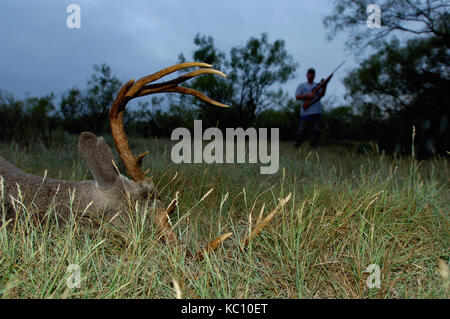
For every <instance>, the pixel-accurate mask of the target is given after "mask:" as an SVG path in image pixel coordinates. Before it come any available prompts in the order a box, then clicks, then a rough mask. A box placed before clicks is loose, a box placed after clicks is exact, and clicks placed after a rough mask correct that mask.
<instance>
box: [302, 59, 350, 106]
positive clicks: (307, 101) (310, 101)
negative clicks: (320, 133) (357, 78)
mask: <svg viewBox="0 0 450 319" xmlns="http://www.w3.org/2000/svg"><path fill="white" fill-rule="evenodd" d="M344 63H345V61H344V62H342V63H341V64H339V66H338V67H337V68H336V69H334V71H333V72H332V73H331V74H330V76H328V77H327V78H326V79H322V80H321V81H320V83H319V84H317V85H316V86H315V87H314V88H313V89H312V91H311V92H312V93H314V97H312V98H309V99H305V101H304V102H303V109H304V110H305V111H306V110H307V109H308V108H309V107H310V106H311V105H313V104H314V103H316V102H317V101H319V100H320V99H321V98H322V96H317V93H319V90H320V89H321V88H323V87H324V86H326V85H327V84H328V82H330V80H331V78H332V77H333V75H334V73H335V72H336V71H337V70H338V69H339V68H340V67H341V66H342V64H344Z"/></svg>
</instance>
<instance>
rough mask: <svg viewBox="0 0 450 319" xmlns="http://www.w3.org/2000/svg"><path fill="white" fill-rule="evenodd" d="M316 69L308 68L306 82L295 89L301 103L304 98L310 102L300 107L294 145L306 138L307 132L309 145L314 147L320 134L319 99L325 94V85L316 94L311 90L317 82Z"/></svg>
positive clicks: (320, 111)
mask: <svg viewBox="0 0 450 319" xmlns="http://www.w3.org/2000/svg"><path fill="white" fill-rule="evenodd" d="M315 76H316V71H315V70H314V69H313V68H310V69H308V72H307V73H306V78H307V79H308V82H306V83H302V84H300V85H299V86H298V87H297V90H296V91H295V99H296V100H302V101H303V103H304V102H305V101H306V100H310V101H311V102H312V103H311V104H310V105H309V106H308V107H307V108H306V110H305V109H304V107H303V105H302V107H301V108H300V125H299V127H298V130H297V138H296V139H295V144H294V146H295V147H299V146H300V144H302V143H303V142H304V140H305V138H306V134H308V133H309V136H310V139H311V142H310V143H311V147H313V148H316V147H317V142H318V139H319V136H320V122H321V119H322V104H321V103H320V99H321V98H322V97H323V96H324V95H325V91H326V89H327V86H326V85H325V86H323V87H322V88H321V89H319V91H318V92H317V94H316V95H314V93H313V92H312V90H313V89H314V88H315V87H316V86H317V85H318V84H319V83H315V82H314V77H315Z"/></svg>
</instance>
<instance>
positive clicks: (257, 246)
mask: <svg viewBox="0 0 450 319" xmlns="http://www.w3.org/2000/svg"><path fill="white" fill-rule="evenodd" d="M107 140H108V142H109V144H110V145H111V146H112V142H111V140H110V139H107ZM131 141H132V143H131V148H132V149H133V150H134V152H136V153H137V152H139V151H143V150H145V149H148V150H150V156H148V157H147V158H146V159H145V160H144V168H145V169H146V168H150V169H151V172H152V175H153V178H154V181H155V184H157V185H158V189H159V191H160V193H161V195H162V196H163V198H164V200H165V204H169V203H170V201H171V200H172V199H173V198H174V197H175V196H176V193H177V192H179V195H178V198H179V207H178V209H177V210H176V212H175V213H174V214H173V215H172V217H171V221H172V225H173V227H174V230H175V232H176V234H177V235H178V237H179V238H180V240H181V242H183V243H184V245H185V246H186V249H187V250H189V251H191V252H196V251H198V250H200V249H201V247H203V246H204V245H206V244H207V243H208V242H209V241H211V240H212V239H214V238H215V237H217V236H219V235H220V234H223V233H227V232H232V233H233V235H232V236H231V237H230V238H228V239H227V240H226V241H225V242H224V244H223V245H221V246H220V247H219V249H218V250H217V251H216V252H214V253H211V254H208V255H206V258H205V259H204V260H202V261H196V260H193V259H191V258H189V257H186V256H185V254H184V253H183V251H180V250H177V249H173V248H172V247H169V246H167V245H165V244H164V243H162V242H161V241H158V238H157V235H156V232H155V231H154V229H153V227H150V226H145V225H147V224H148V223H146V222H145V218H148V214H146V212H145V211H143V210H142V209H140V208H139V207H137V208H136V207H131V208H130V214H132V218H133V220H135V222H134V223H133V224H132V225H130V227H129V229H128V230H127V232H126V233H121V234H118V233H117V232H115V231H114V230H113V229H111V227H110V226H109V225H108V224H102V225H101V226H100V228H99V229H96V230H93V231H92V230H91V231H87V230H86V229H84V228H83V227H81V226H80V225H79V223H78V221H77V220H72V221H71V223H69V225H67V226H65V227H57V225H55V223H54V222H51V221H52V220H53V219H52V218H51V216H53V215H54V213H55V212H53V211H52V210H49V212H48V214H49V216H50V219H49V221H50V222H49V223H46V224H44V225H35V224H33V223H31V222H30V218H29V214H28V210H29V209H32V208H27V207H19V208H18V213H19V216H20V217H19V218H18V220H17V221H16V225H15V227H14V229H13V230H7V229H6V227H2V228H0V296H2V297H3V298H175V297H176V296H178V297H180V296H181V297H185V298H448V297H449V282H448V262H449V256H450V255H449V211H450V210H449V206H450V205H449V204H450V194H449V177H450V172H449V167H448V161H447V160H445V159H433V160H429V161H426V162H418V161H415V160H412V159H411V158H392V157H388V156H384V155H379V154H366V155H361V154H358V153H357V152H355V151H354V150H352V149H349V148H348V147H346V148H344V147H342V146H337V145H334V146H333V145H331V146H326V147H320V148H319V149H318V150H317V152H316V151H313V150H311V149H310V148H309V146H308V145H304V146H302V148H301V149H299V150H295V149H294V148H293V147H292V145H291V144H290V143H289V144H288V143H281V145H280V170H279V171H278V173H276V174H274V175H261V174H260V173H259V167H260V165H259V164H222V165H219V164H212V165H208V164H181V165H177V164H174V163H172V162H171V158H170V151H171V145H172V144H173V142H171V141H167V140H140V139H132V140H131ZM76 143H77V137H76V136H70V137H68V142H67V144H66V145H65V146H62V147H55V148H52V149H45V148H44V147H42V146H39V145H35V146H33V147H31V148H29V149H23V148H20V147H19V146H17V145H6V144H0V154H1V156H2V157H4V158H5V159H7V160H8V161H9V162H11V163H12V164H14V165H16V166H17V167H19V168H21V169H23V170H24V171H26V172H29V173H32V174H36V175H44V170H45V169H47V171H48V176H49V177H52V178H59V179H68V180H82V179H91V177H90V174H89V173H88V171H87V168H86V166H85V165H84V163H83V162H82V161H81V159H80V158H79V157H78V154H77V152H76ZM119 167H120V168H121V171H122V172H124V169H123V166H119ZM210 190H212V191H211V192H210ZM208 192H209V193H208ZM205 194H208V195H207V196H205ZM289 194H291V198H290V200H289V201H288V202H287V204H286V205H284V207H283V208H282V209H281V211H279V212H277V213H276V215H275V217H274V218H273V219H272V221H271V222H270V223H269V224H268V225H267V226H266V227H265V228H264V229H263V230H262V231H261V233H260V234H259V235H258V236H256V237H255V238H254V239H253V240H252V241H251V242H250V244H249V245H248V246H247V247H246V248H245V249H243V245H242V242H243V240H244V238H246V236H248V234H249V233H250V232H251V231H252V230H253V229H254V228H255V226H256V225H257V224H258V222H259V221H260V220H262V219H263V218H264V217H265V216H267V215H268V214H269V213H270V212H271V211H273V210H274V209H275V207H276V206H277V204H278V202H279V200H280V199H284V198H286V197H287V196H288V195H289ZM0 198H1V197H0ZM3 200H4V198H3ZM0 204H1V202H0ZM69 264H77V265H79V267H80V275H81V283H80V288H68V286H67V280H68V279H70V278H69V276H70V275H71V273H70V272H67V271H66V270H67V267H68V265H69ZM370 264H377V265H378V266H379V267H380V270H381V278H380V279H381V286H380V288H379V289H377V288H370V289H369V288H368V287H367V284H366V279H367V278H368V276H370V274H369V273H365V272H364V271H365V270H366V268H367V267H368V266H369V265H370ZM446 271H447V278H446V275H445V274H446Z"/></svg>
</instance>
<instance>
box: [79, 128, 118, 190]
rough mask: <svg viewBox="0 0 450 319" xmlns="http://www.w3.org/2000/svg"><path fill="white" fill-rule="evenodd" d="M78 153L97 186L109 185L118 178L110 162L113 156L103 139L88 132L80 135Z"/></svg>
mask: <svg viewBox="0 0 450 319" xmlns="http://www.w3.org/2000/svg"><path fill="white" fill-rule="evenodd" d="M78 152H79V153H80V155H81V157H82V158H83V159H84V160H85V162H86V164H87V166H88V168H89V171H90V172H91V174H92V176H93V177H94V179H95V181H96V182H97V183H98V184H99V185H101V186H107V185H111V184H112V183H114V181H115V180H116V179H117V178H118V177H119V173H118V172H117V171H116V169H115V167H114V165H113V162H112V161H113V159H114V155H113V153H112V151H111V149H110V148H109V146H108V144H107V143H106V142H105V140H104V139H103V137H99V138H97V136H95V135H94V134H92V133H90V132H83V133H81V134H80V138H79V139H78Z"/></svg>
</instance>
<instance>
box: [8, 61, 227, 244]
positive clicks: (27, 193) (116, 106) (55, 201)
mask: <svg viewBox="0 0 450 319" xmlns="http://www.w3.org/2000/svg"><path fill="white" fill-rule="evenodd" d="M192 67H201V68H200V69H196V70H194V71H192V72H190V73H187V74H184V75H182V76H180V77H178V78H176V79H173V80H170V81H166V82H160V83H155V84H149V83H151V82H154V81H156V80H158V79H160V78H162V77H163V76H165V75H168V74H170V73H173V72H176V71H179V70H181V69H185V68H192ZM211 67H212V66H211V65H209V64H206V63H197V62H191V63H181V64H177V65H174V66H171V67H169V68H166V69H163V70H161V71H158V72H156V73H154V74H151V75H149V76H145V77H143V78H141V79H139V80H137V81H134V79H132V80H130V81H128V82H127V83H126V84H125V85H123V86H122V88H121V89H120V91H119V93H118V94H117V97H116V99H115V100H114V102H113V104H112V106H111V108H110V111H109V119H110V124H111V133H112V136H113V139H114V144H115V146H116V149H117V152H118V154H119V156H120V158H121V159H122V161H123V163H124V164H125V167H126V170H127V172H128V174H129V175H130V177H131V179H132V180H130V179H128V178H127V177H125V176H123V175H121V174H120V172H119V171H118V169H117V166H115V164H114V162H113V159H114V156H113V153H112V151H111V149H110V148H109V146H108V144H107V143H106V142H105V140H104V139H103V138H102V137H96V136H95V135H94V134H93V133H89V132H83V133H81V135H80V137H79V141H78V152H79V154H80V155H81V157H82V158H83V159H84V161H85V162H86V164H87V167H88V168H89V171H90V172H91V174H92V176H93V177H94V180H93V181H92V180H90V181H80V182H72V181H63V180H56V179H50V178H45V177H41V176H35V175H30V174H27V173H25V172H23V171H22V170H20V169H18V168H17V167H15V166H13V165H11V164H10V163H8V162H7V161H6V160H5V159H3V158H2V157H0V176H1V177H2V178H3V188H4V194H3V195H4V201H5V204H6V207H5V208H6V214H5V215H4V216H5V217H6V219H5V220H6V221H7V220H9V219H11V220H14V218H15V217H16V216H15V214H16V213H15V212H16V211H17V209H14V207H15V206H17V204H18V203H19V202H20V203H22V204H23V205H25V206H26V207H27V208H30V209H29V211H33V212H36V213H37V216H39V215H41V216H42V215H45V213H46V212H47V211H48V210H49V207H53V206H54V207H55V211H56V212H57V213H58V214H59V217H60V218H61V220H66V219H68V218H69V216H70V212H71V211H72V212H74V213H75V214H76V215H78V216H80V215H81V214H83V213H86V212H87V214H88V216H95V217H102V218H105V219H106V220H108V221H110V222H111V223H112V224H113V225H114V226H116V227H118V228H123V227H124V226H125V225H126V223H127V222H129V216H128V212H129V207H130V203H136V201H140V202H141V203H142V202H144V203H145V202H147V201H150V202H152V203H153V205H150V207H152V208H154V212H155V218H154V220H155V222H156V225H157V228H158V230H159V231H160V233H161V234H162V236H163V237H164V238H166V239H167V240H168V241H170V242H172V243H176V242H177V239H176V236H175V235H174V234H173V232H172V229H171V227H170V225H169V222H168V214H170V212H171V211H172V210H173V209H174V208H175V206H176V203H174V202H172V204H171V205H169V207H167V208H166V207H165V206H164V204H163V202H162V200H161V198H160V196H159V195H158V192H157V190H156V188H155V185H154V184H153V182H152V180H151V178H148V177H147V176H148V173H149V172H148V171H146V172H143V170H142V159H143V158H144V156H145V155H147V153H148V152H145V153H142V154H140V155H138V156H135V155H134V154H133V153H132V151H131V150H130V147H129V145H128V141H127V136H126V134H125V129H124V124H123V115H124V111H125V106H126V104H127V103H128V102H129V101H130V100H131V99H134V98H137V97H141V96H145V95H149V94H155V93H162V92H176V93H182V94H189V95H193V96H196V97H197V98H199V99H201V100H203V101H206V102H208V103H211V104H213V105H216V106H220V107H226V105H224V104H222V103H219V102H217V101H214V100H212V99H210V98H208V97H207V96H205V95H203V94H202V93H200V92H198V91H196V90H193V89H190V88H186V87H181V86H178V84H180V83H182V82H184V81H186V80H188V79H191V78H193V77H196V76H198V75H201V74H216V75H220V76H223V77H225V74H223V73H222V72H220V71H217V70H215V69H212V68H211ZM1 177H0V181H1ZM0 186H1V185H0ZM0 195H1V194H0ZM0 204H1V203H0ZM22 204H20V205H22ZM131 207H134V205H131ZM0 209H1V208H0ZM0 217H1V216H0ZM2 218H3V217H2ZM2 218H0V219H2ZM0 224H1V221H0ZM221 237H225V238H226V237H227V236H221Z"/></svg>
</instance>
